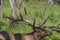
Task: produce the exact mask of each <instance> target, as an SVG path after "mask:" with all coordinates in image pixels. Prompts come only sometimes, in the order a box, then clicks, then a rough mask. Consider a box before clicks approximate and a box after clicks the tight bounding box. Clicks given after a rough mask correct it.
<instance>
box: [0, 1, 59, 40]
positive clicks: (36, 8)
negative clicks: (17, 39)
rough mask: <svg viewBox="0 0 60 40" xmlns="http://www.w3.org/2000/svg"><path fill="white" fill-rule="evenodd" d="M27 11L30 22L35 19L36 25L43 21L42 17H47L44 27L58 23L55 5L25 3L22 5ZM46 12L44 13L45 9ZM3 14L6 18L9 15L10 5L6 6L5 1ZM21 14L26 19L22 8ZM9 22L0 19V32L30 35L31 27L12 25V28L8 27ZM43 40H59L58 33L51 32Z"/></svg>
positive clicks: (57, 12)
mask: <svg viewBox="0 0 60 40" xmlns="http://www.w3.org/2000/svg"><path fill="white" fill-rule="evenodd" d="M24 6H25V7H26V9H27V12H28V14H29V15H30V16H31V17H30V21H31V22H33V18H35V19H36V24H38V23H39V21H41V20H43V18H44V15H49V18H48V21H47V22H46V24H45V25H47V26H49V25H50V26H51V25H57V24H59V23H60V7H59V6H57V5H54V6H51V5H47V3H46V2H34V3H29V2H28V4H27V3H26V2H25V5H24ZM46 7H47V9H46V12H45V13H44V10H45V8H46ZM3 13H4V14H5V15H7V16H10V15H11V7H10V4H9V3H8V4H7V1H6V2H4V5H3ZM21 14H22V16H23V17H24V18H26V15H25V13H24V9H23V7H22V8H21ZM9 21H10V20H8V19H0V25H1V26H0V27H1V28H0V31H3V30H4V31H9V32H12V33H13V34H15V33H21V34H26V33H30V32H31V31H32V29H31V27H29V26H28V25H25V24H14V27H13V26H12V25H10V26H9V24H10V22H9ZM43 40H60V33H58V32H53V34H52V35H51V36H50V37H46V38H44V39H43Z"/></svg>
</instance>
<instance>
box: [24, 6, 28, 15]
mask: <svg viewBox="0 0 60 40" xmlns="http://www.w3.org/2000/svg"><path fill="white" fill-rule="evenodd" d="M24 11H25V14H26V15H27V11H26V8H25V7H24Z"/></svg>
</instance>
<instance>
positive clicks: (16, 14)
mask: <svg viewBox="0 0 60 40" xmlns="http://www.w3.org/2000/svg"><path fill="white" fill-rule="evenodd" d="M10 4H11V8H12V16H13V18H15V19H17V18H19V19H20V8H21V5H22V0H10Z"/></svg>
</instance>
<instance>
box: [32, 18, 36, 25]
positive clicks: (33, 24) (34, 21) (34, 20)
mask: <svg viewBox="0 0 60 40" xmlns="http://www.w3.org/2000/svg"><path fill="white" fill-rule="evenodd" d="M35 23H36V20H35V18H34V22H33V26H35Z"/></svg>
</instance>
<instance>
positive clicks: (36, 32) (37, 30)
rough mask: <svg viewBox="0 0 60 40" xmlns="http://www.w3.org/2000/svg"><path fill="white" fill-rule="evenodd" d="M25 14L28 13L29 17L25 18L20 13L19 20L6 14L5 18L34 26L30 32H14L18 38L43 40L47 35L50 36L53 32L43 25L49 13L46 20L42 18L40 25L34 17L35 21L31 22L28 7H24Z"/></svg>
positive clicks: (12, 21)
mask: <svg viewBox="0 0 60 40" xmlns="http://www.w3.org/2000/svg"><path fill="white" fill-rule="evenodd" d="M24 11H25V14H26V15H27V18H26V19H24V18H23V16H22V15H21V14H20V17H21V19H19V20H17V19H14V18H12V17H7V16H4V18H8V19H10V20H11V23H23V24H26V25H28V26H30V27H32V29H33V32H31V33H28V34H25V35H23V34H19V33H17V34H14V36H15V38H17V39H19V40H20V39H21V40H41V39H42V38H44V37H46V36H50V35H51V34H52V33H51V32H50V31H49V30H46V29H44V27H43V25H44V24H45V23H46V21H47V19H48V15H46V16H45V18H44V20H42V21H41V22H39V23H38V25H36V20H35V18H34V22H33V23H32V22H30V20H29V16H28V14H27V11H26V8H24Z"/></svg>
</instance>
